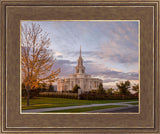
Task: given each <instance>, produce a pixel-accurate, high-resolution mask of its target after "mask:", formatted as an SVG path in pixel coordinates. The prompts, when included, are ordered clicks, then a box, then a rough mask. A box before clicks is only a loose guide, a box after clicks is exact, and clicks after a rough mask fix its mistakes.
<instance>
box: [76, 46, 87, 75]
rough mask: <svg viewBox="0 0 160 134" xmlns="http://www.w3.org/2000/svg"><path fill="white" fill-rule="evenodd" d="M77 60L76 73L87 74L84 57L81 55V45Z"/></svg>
mask: <svg viewBox="0 0 160 134" xmlns="http://www.w3.org/2000/svg"><path fill="white" fill-rule="evenodd" d="M77 62H78V64H77V66H76V74H85V67H84V66H83V59H82V56H81V46H80V54H79V58H78V60H77Z"/></svg>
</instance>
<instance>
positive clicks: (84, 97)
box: [80, 92, 138, 100]
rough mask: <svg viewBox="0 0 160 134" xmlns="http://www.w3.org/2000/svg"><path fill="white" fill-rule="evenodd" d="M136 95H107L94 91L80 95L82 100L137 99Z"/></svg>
mask: <svg viewBox="0 0 160 134" xmlns="http://www.w3.org/2000/svg"><path fill="white" fill-rule="evenodd" d="M137 98H138V95H114V94H113V95H108V94H106V93H105V94H98V93H94V92H85V93H83V94H81V95H80V99H82V100H127V99H137Z"/></svg>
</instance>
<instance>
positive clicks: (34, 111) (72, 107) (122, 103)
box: [22, 101, 138, 113]
mask: <svg viewBox="0 0 160 134" xmlns="http://www.w3.org/2000/svg"><path fill="white" fill-rule="evenodd" d="M136 102H138V101H131V102H118V103H105V104H90V105H81V106H68V107H56V108H41V109H31V110H22V113H41V112H47V111H58V110H66V109H76V108H85V107H94V106H107V105H121V106H127V107H130V106H133V105H131V104H129V103H136Z"/></svg>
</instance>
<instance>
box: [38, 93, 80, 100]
mask: <svg viewBox="0 0 160 134" xmlns="http://www.w3.org/2000/svg"><path fill="white" fill-rule="evenodd" d="M39 97H53V98H68V99H77V98H78V95H77V93H65V92H42V93H39Z"/></svg>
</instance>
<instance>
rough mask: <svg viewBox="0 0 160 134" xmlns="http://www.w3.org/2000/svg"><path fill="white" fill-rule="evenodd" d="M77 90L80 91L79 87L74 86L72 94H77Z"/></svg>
mask: <svg viewBox="0 0 160 134" xmlns="http://www.w3.org/2000/svg"><path fill="white" fill-rule="evenodd" d="M78 89H80V87H79V86H78V85H77V84H76V85H75V86H74V87H73V90H72V91H73V93H78Z"/></svg>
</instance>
